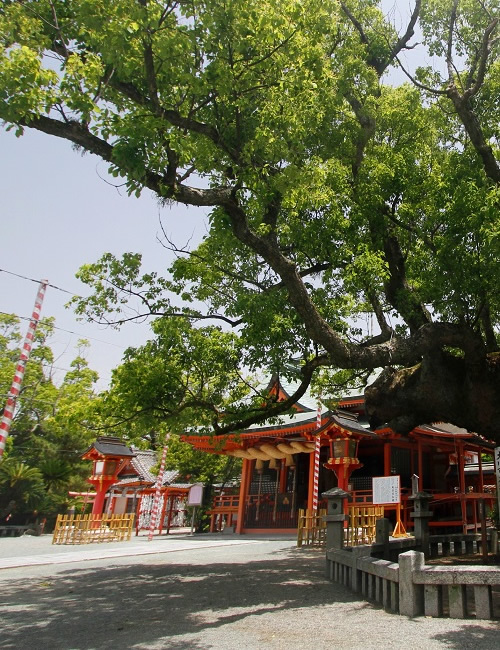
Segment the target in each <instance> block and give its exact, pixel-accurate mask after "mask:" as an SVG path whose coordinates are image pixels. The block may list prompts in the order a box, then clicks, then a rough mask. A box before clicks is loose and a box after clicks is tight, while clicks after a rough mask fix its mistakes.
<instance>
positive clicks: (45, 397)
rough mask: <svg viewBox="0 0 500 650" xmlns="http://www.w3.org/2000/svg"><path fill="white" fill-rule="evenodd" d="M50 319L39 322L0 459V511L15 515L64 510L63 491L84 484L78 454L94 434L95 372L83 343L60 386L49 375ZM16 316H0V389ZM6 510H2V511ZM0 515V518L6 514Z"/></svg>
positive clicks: (15, 335) (5, 381)
mask: <svg viewBox="0 0 500 650" xmlns="http://www.w3.org/2000/svg"><path fill="white" fill-rule="evenodd" d="M52 328H53V321H52V320H42V321H40V323H39V325H38V327H37V330H36V333H35V339H34V342H33V347H32V352H31V355H30V359H29V360H28V362H27V365H26V370H25V374H24V380H23V383H22V386H21V392H20V395H19V398H18V400H17V403H16V410H15V416H14V419H13V422H12V425H11V430H10V436H9V438H8V440H7V446H6V450H5V453H4V456H3V459H2V460H0V510H2V511H3V510H4V509H6V508H7V509H9V508H8V505H9V504H11V507H10V510H9V512H13V513H14V514H16V515H19V516H21V515H23V514H29V513H31V512H32V511H33V510H34V509H36V510H38V511H39V512H40V513H42V514H45V515H47V514H52V513H57V512H58V511H61V510H65V509H66V507H67V504H68V499H69V498H68V490H79V489H82V488H85V486H86V483H85V479H86V478H87V476H88V463H84V462H82V461H81V460H80V455H81V454H82V452H83V451H84V450H85V449H86V447H88V445H89V444H90V442H91V441H92V440H93V439H94V438H95V433H94V431H93V426H94V424H95V422H94V421H93V412H94V408H95V406H96V403H97V401H98V400H97V396H96V394H95V392H94V388H93V386H94V383H95V381H96V380H97V374H96V373H95V372H94V371H93V370H91V369H90V368H89V367H88V365H87V362H86V360H85V358H84V356H83V354H84V350H85V346H86V345H87V344H86V342H85V341H81V342H80V349H79V351H78V355H77V356H76V357H75V359H74V360H73V361H72V362H71V364H70V365H71V370H69V371H68V372H67V373H66V374H65V376H64V378H63V380H62V382H61V383H60V385H56V384H55V383H54V381H53V379H52V372H51V366H52V363H53V353H52V350H51V348H50V345H49V341H50V334H51V332H52ZM19 329H20V328H19V320H18V319H17V318H16V317H15V316H13V315H0V392H1V393H2V395H3V397H4V399H5V397H6V395H7V393H8V391H9V390H10V386H11V383H12V378H13V377H14V372H15V367H16V364H17V361H18V358H19V349H18V346H19V344H20V341H21V338H22V337H21V334H20V331H19ZM7 514H9V513H6V515H7ZM6 515H3V516H6Z"/></svg>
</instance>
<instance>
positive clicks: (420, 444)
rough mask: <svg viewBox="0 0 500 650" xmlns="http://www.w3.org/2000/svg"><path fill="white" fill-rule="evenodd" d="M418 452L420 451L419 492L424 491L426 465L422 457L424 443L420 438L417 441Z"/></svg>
mask: <svg viewBox="0 0 500 650" xmlns="http://www.w3.org/2000/svg"><path fill="white" fill-rule="evenodd" d="M417 450H418V491H419V492H423V491H424V476H423V472H424V463H423V455H422V441H421V440H420V438H419V439H418V440H417Z"/></svg>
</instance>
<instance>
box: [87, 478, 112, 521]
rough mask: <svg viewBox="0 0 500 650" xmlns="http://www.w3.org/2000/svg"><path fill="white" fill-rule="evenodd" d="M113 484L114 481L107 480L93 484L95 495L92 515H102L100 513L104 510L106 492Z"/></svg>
mask: <svg viewBox="0 0 500 650" xmlns="http://www.w3.org/2000/svg"><path fill="white" fill-rule="evenodd" d="M115 482H116V481H115V480H107V481H98V482H95V483H94V485H95V487H96V495H95V499H94V505H93V506H92V514H93V515H102V511H103V510H104V499H105V498H106V492H107V491H108V489H109V488H110V487H111V486H112V485H113V483H115Z"/></svg>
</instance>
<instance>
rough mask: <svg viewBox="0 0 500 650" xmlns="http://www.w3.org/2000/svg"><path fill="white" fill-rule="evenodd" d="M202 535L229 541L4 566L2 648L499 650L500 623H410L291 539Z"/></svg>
mask: <svg viewBox="0 0 500 650" xmlns="http://www.w3.org/2000/svg"><path fill="white" fill-rule="evenodd" d="M203 538H205V541H206V540H207V539H208V540H210V539H212V541H213V544H220V543H221V542H222V541H224V543H225V544H226V545H225V546H220V545H213V546H212V547H210V548H209V547H207V546H205V547H204V548H202V547H200V545H199V544H197V543H193V545H192V546H191V547H189V548H186V544H184V546H183V547H182V550H175V548H174V546H175V544H174V539H173V537H172V540H171V541H170V542H166V544H171V547H170V548H171V549H172V552H169V551H165V552H163V553H160V554H152V555H140V556H139V555H137V556H133V555H132V556H129V557H117V558H112V559H109V558H108V559H100V560H99V559H91V560H87V561H85V562H81V561H76V562H75V561H74V562H72V563H65V564H57V565H44V566H28V567H23V568H15V569H4V570H2V571H0V648H16V649H22V650H24V649H25V648H26V649H28V648H33V649H36V650H39V649H40V650H45V649H51V650H52V649H54V650H59V649H61V650H94V649H95V650H108V649H111V648H113V649H115V648H117V647H119V648H135V649H138V650H156V649H160V648H162V649H163V648H169V649H172V650H191V649H193V650H198V649H203V650H208V649H212V648H213V649H217V650H235V649H236V648H238V649H239V648H242V649H249V650H250V649H251V650H260V649H264V648H265V649H269V650H278V649H280V650H281V649H283V650H284V649H285V648H286V649H290V648H301V649H303V648H311V649H313V648H314V649H315V650H316V649H317V650H323V649H325V650H326V649H327V648H328V649H329V650H330V649H331V648H342V649H351V648H352V649H358V648H359V649H361V648H363V649H365V650H371V649H374V650H375V649H377V650H383V649H385V648H404V649H405V650H406V649H407V650H413V649H415V650H416V649H418V650H421V649H422V648H425V649H426V650H432V649H433V648H450V649H455V648H456V649H459V648H475V649H477V650H480V649H484V650H494V649H495V648H499V647H500V633H499V632H500V627H499V625H498V624H497V622H487V621H476V620H466V621H463V620H462V621H460V620H453V619H431V618H425V617H421V618H415V619H409V618H406V617H401V616H396V615H393V614H388V613H386V612H384V611H383V610H382V609H380V608H378V607H376V606H374V605H373V604H370V603H367V602H366V601H363V600H360V599H359V597H358V596H357V595H355V594H352V593H351V592H350V591H348V590H347V589H345V588H343V587H341V586H339V585H336V584H333V583H330V582H329V581H327V580H326V579H325V578H324V557H323V554H322V553H321V552H320V551H310V550H299V549H297V548H295V545H294V542H293V541H292V540H290V539H288V540H286V539H273V540H261V539H259V540H256V539H253V540H252V539H247V542H248V543H246V544H238V543H237V540H236V539H235V540H234V543H232V540H230V539H224V540H222V539H221V538H220V536H219V538H218V539H214V538H213V537H212V538H210V537H209V536H195V538H190V539H192V540H194V541H195V542H199V540H200V539H203ZM23 539H24V538H20V539H19V541H18V544H22V543H23V542H22V540H23ZM240 539H241V538H240ZM4 541H5V540H3V539H0V554H1V553H2V550H3V551H4V552H6V551H7V546H6V545H4V544H3V542H4ZM175 542H176V543H178V541H177V540H176V541H175ZM31 544H33V546H34V547H36V541H34V542H31V541H30V542H28V543H27V545H31ZM41 544H45V542H43V541H40V546H38V547H37V548H38V549H40V548H41ZM44 548H46V547H44ZM86 548H87V549H88V546H87V547H86ZM102 548H103V549H105V548H106V546H105V545H103V547H102ZM131 548H132V547H131ZM165 548H167V546H165ZM178 548H179V549H181V547H180V546H179V547H178ZM21 550H23V551H24V552H26V551H27V549H26V548H25V549H21V548H20V546H18V552H20V551H21ZM46 550H47V549H46ZM58 550H60V547H58ZM72 550H73V551H74V550H75V548H74V547H72ZM37 552H39V553H41V552H42V551H40V550H38V551H37ZM47 552H49V551H48V550H47ZM51 552H52V551H51Z"/></svg>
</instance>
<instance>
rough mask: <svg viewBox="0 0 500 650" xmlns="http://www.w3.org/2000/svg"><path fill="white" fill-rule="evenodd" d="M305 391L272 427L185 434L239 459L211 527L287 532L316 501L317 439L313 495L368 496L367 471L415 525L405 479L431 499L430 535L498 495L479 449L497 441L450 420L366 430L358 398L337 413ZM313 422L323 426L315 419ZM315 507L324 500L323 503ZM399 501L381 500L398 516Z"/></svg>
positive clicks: (468, 520)
mask: <svg viewBox="0 0 500 650" xmlns="http://www.w3.org/2000/svg"><path fill="white" fill-rule="evenodd" d="M294 390H295V389H294V386H293V385H291V384H286V383H284V382H278V381H277V380H276V379H274V380H272V381H271V384H270V386H269V391H270V392H271V394H272V393H273V392H274V393H276V394H277V397H278V399H286V398H287V397H288V396H289V395H292V394H293V392H294ZM320 415H321V420H320V422H319V415H318V407H317V402H316V401H315V400H313V399H312V398H311V397H310V396H308V395H307V394H306V395H305V396H304V397H303V398H301V400H300V401H299V402H297V403H296V405H295V407H294V412H293V414H292V415H289V416H281V417H280V418H279V420H280V423H279V424H273V425H269V424H266V423H263V424H260V425H255V426H253V427H252V428H250V429H247V430H245V431H240V432H238V433H237V434H234V435H226V436H196V435H185V436H183V440H184V441H185V442H187V443H189V444H191V445H192V446H193V447H195V448H196V449H199V450H201V451H204V452H207V453H211V454H225V455H227V456H235V457H237V458H241V459H242V472H241V481H240V487H239V490H238V492H237V493H233V494H227V493H226V494H222V495H219V496H217V497H216V499H215V500H214V504H213V507H212V511H211V514H212V523H211V529H212V530H220V529H221V527H222V526H224V525H225V526H232V527H234V530H235V531H236V532H237V533H257V532H267V531H269V530H270V529H272V530H273V531H274V532H292V531H295V530H296V529H297V523H298V514H299V510H300V509H309V510H312V508H313V499H314V480H313V476H314V447H315V440H316V438H317V436H319V437H320V471H319V489H318V493H319V495H321V494H322V493H323V492H325V491H327V490H329V489H331V488H333V487H340V488H342V489H343V490H345V491H347V492H350V493H351V495H352V502H353V503H359V504H362V503H364V504H370V503H372V502H373V501H372V479H373V478H374V477H389V476H396V475H398V476H399V477H400V486H401V517H402V522H403V525H404V527H405V529H406V530H410V531H411V528H412V525H413V524H412V519H411V517H410V513H411V511H412V508H413V505H412V501H410V500H409V499H410V497H411V493H412V489H411V488H412V477H417V478H414V481H417V482H418V491H421V492H428V493H430V494H431V495H432V497H433V499H432V501H431V503H430V508H431V510H432V511H433V518H432V520H431V522H430V525H431V526H432V527H433V528H434V530H435V532H439V531H440V530H442V529H443V530H446V531H447V532H453V531H455V530H456V531H457V532H462V531H467V530H477V528H478V522H479V514H478V510H479V508H478V504H479V501H480V500H483V499H484V502H485V503H486V505H487V506H489V507H491V506H492V504H493V501H494V499H495V498H496V497H495V494H494V492H495V475H494V472H493V467H492V463H484V462H483V461H482V459H481V454H491V453H493V449H494V444H493V443H492V442H490V441H488V440H485V439H484V438H482V437H481V436H479V435H476V434H474V433H469V432H468V431H465V430H463V429H458V428H456V427H453V426H451V425H448V424H438V425H437V424H436V425H435V424H433V425H429V426H421V427H416V428H415V429H414V430H413V431H411V432H410V433H409V434H408V435H400V434H397V433H395V432H394V431H392V430H391V429H389V428H380V429H377V430H375V431H372V430H370V428H369V426H368V423H367V421H366V418H365V412H364V398H363V396H362V395H359V396H355V397H349V398H345V399H342V400H341V401H340V403H339V405H338V408H337V409H335V410H330V409H328V408H327V407H326V406H324V405H323V406H322V407H321V411H320ZM318 425H320V426H318ZM320 507H322V504H321V502H320ZM395 510H396V506H395V505H393V506H392V511H391V506H389V507H386V514H385V516H386V517H389V518H390V519H395V516H396V513H395Z"/></svg>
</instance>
